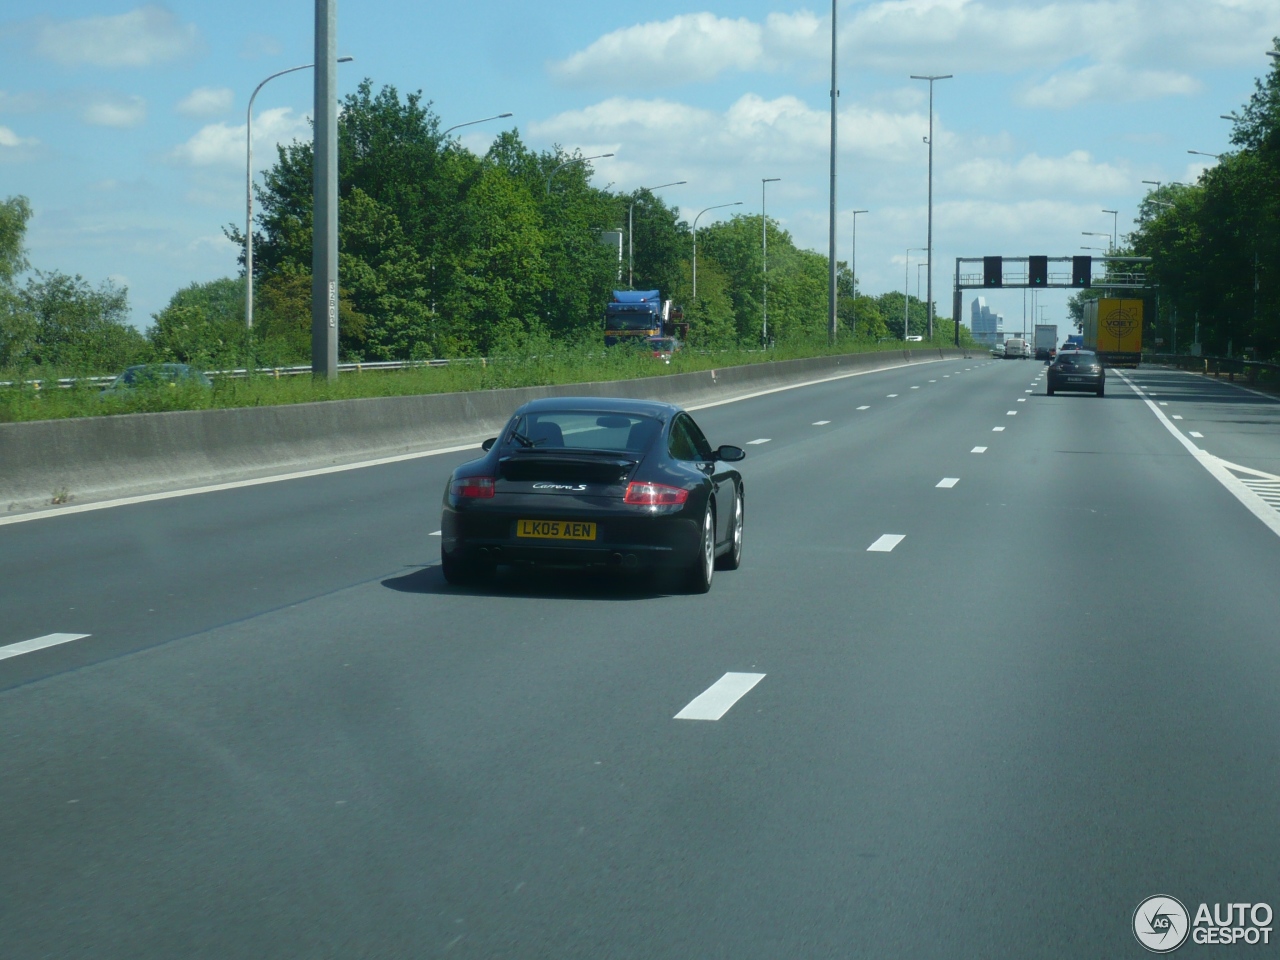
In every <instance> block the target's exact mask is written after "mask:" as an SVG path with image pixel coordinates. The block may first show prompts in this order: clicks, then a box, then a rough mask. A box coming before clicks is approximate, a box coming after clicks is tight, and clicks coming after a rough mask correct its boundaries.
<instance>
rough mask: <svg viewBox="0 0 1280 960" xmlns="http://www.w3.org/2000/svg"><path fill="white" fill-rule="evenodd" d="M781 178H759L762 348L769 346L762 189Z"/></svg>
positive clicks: (765, 217)
mask: <svg viewBox="0 0 1280 960" xmlns="http://www.w3.org/2000/svg"><path fill="white" fill-rule="evenodd" d="M781 179H782V178H781V177H761V178H760V286H761V300H760V317H761V324H760V340H761V345H762V346H764V347H766V348H767V347H768V346H769V215H768V214H767V213H765V194H764V189H765V186H766V185H767V184H770V183H777V182H778V181H779V180H781Z"/></svg>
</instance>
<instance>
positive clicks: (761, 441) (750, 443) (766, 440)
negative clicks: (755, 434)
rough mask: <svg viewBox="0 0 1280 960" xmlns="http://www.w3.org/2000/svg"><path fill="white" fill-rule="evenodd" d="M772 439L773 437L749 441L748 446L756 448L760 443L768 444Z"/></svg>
mask: <svg viewBox="0 0 1280 960" xmlns="http://www.w3.org/2000/svg"><path fill="white" fill-rule="evenodd" d="M771 439H772V438H771V437H761V438H760V439H759V440H748V441H747V446H749V447H751V446H755V445H756V444H758V443H768V442H769V441H770V440H771Z"/></svg>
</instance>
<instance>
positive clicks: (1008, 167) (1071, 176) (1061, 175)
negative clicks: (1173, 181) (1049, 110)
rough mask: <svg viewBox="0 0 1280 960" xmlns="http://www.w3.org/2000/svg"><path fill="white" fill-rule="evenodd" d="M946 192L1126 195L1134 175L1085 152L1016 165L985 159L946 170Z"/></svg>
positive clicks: (1028, 158)
mask: <svg viewBox="0 0 1280 960" xmlns="http://www.w3.org/2000/svg"><path fill="white" fill-rule="evenodd" d="M940 179H941V182H942V184H943V186H944V188H945V189H948V190H951V191H954V192H961V193H967V194H970V195H974V196H993V195H1006V196H1007V195H1026V194H1027V193H1034V194H1035V195H1038V196H1045V195H1054V194H1062V193H1069V194H1083V195H1086V196H1098V195H1109V194H1113V193H1123V192H1124V191H1126V190H1128V189H1130V188H1131V187H1132V185H1133V174H1132V172H1131V171H1129V170H1122V169H1120V168H1118V167H1115V166H1112V165H1111V164H1107V163H1096V162H1094V159H1093V157H1091V156H1090V155H1089V154H1088V153H1087V152H1085V151H1084V150H1073V151H1071V152H1070V153H1068V154H1067V155H1066V156H1065V157H1041V156H1039V155H1038V154H1034V153H1032V154H1028V155H1027V156H1025V157H1023V158H1022V159H1020V160H1019V161H1018V162H1017V163H1009V162H1008V161H1005V160H1000V159H995V158H989V157H983V158H977V159H973V160H968V161H965V162H962V163H960V164H958V165H956V166H954V167H951V168H950V169H947V170H946V171H945V172H944V174H943V176H942V177H941V178H940Z"/></svg>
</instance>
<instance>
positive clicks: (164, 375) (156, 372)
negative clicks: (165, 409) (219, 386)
mask: <svg viewBox="0 0 1280 960" xmlns="http://www.w3.org/2000/svg"><path fill="white" fill-rule="evenodd" d="M179 384H183V385H187V384H190V385H193V386H197V387H212V386H213V381H212V380H210V379H209V378H208V377H206V376H205V375H204V374H203V373H201V372H200V371H199V370H197V369H196V368H195V367H192V366H190V365H188V364H185V363H140V364H137V365H136V366H132V367H127V368H126V369H125V371H124V373H122V374H120V376H118V377H116V378H115V379H114V380H112V381H111V383H110V384H109V385H107V386H106V387H105V388H104V389H103V391H102V392H103V394H115V393H126V392H128V391H130V390H137V389H139V388H144V387H154V386H170V387H177V386H178V385H179Z"/></svg>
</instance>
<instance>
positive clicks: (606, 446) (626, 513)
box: [440, 397, 746, 593]
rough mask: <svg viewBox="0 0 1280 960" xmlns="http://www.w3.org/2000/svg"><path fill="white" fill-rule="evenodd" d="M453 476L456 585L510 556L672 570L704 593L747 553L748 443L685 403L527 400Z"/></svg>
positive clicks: (444, 537) (450, 572)
mask: <svg viewBox="0 0 1280 960" xmlns="http://www.w3.org/2000/svg"><path fill="white" fill-rule="evenodd" d="M483 449H484V450H485V455H484V456H483V457H481V458H480V459H478V460H472V461H470V462H468V463H464V464H462V465H461V466H460V467H458V468H457V469H456V470H454V472H453V475H452V476H451V477H450V478H449V485H448V487H447V488H446V490H445V494H444V510H443V515H442V517H441V520H440V535H441V541H440V563H441V567H442V568H443V572H444V577H445V579H446V580H447V581H449V582H450V583H454V584H460V583H467V582H473V581H475V580H478V579H482V578H484V577H486V576H489V575H491V574H492V573H493V571H494V569H495V567H497V566H498V565H499V564H539V565H552V566H575V567H585V566H603V567H608V566H613V567H618V568H623V569H626V568H638V567H650V568H667V569H674V570H676V571H678V572H679V573H681V574H682V578H683V580H684V581H685V586H686V588H687V589H689V590H690V591H692V592H696V593H704V592H706V591H707V590H708V589H710V587H711V578H712V575H713V573H714V570H715V568H716V567H717V566H719V567H721V568H722V569H727V570H733V569H736V568H737V567H738V564H739V563H741V562H742V529H743V521H744V518H745V503H744V496H743V494H744V491H743V483H742V475H741V474H740V473H739V472H738V471H737V470H735V469H733V468H731V467H727V466H726V464H728V463H732V462H735V461H738V460H741V459H743V458H744V457H745V456H746V453H745V452H744V451H743V450H742V448H741V447H733V446H722V447H718V448H716V449H712V447H711V445H710V444H709V443H707V439H706V437H705V436H704V435H703V433H702V431H701V430H700V429H699V428H698V425H697V424H696V423H694V421H693V417H691V416H689V414H688V413H687V412H685V411H684V410H682V409H681V408H680V407H676V406H672V405H671V404H667V403H658V402H655V401H648V400H618V399H607V398H602V397H550V398H545V399H541V400H533V401H530V402H529V403H526V404H525V405H524V406H522V407H520V408H519V409H518V410H517V411H516V412H515V414H514V415H513V416H512V418H511V420H510V421H509V422H508V423H507V425H506V426H505V427H504V428H503V430H502V433H501V434H500V435H499V436H498V437H495V438H493V439H491V440H486V441H485V442H484V445H483Z"/></svg>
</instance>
